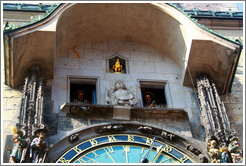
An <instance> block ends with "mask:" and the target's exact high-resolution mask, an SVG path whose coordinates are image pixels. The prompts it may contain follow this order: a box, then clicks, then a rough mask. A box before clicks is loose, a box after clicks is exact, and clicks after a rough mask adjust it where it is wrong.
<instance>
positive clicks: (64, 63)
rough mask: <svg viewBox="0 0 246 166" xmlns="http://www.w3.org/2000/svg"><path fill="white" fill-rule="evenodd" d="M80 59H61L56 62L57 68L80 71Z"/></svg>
mask: <svg viewBox="0 0 246 166" xmlns="http://www.w3.org/2000/svg"><path fill="white" fill-rule="evenodd" d="M79 59H80V58H63V57H61V58H59V59H57V61H56V68H58V69H59V68H61V69H63V68H70V69H78V68H79Z"/></svg>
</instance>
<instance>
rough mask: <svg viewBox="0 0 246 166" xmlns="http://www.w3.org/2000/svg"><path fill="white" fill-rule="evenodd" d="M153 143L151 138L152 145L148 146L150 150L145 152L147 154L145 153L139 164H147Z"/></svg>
mask: <svg viewBox="0 0 246 166" xmlns="http://www.w3.org/2000/svg"><path fill="white" fill-rule="evenodd" d="M154 142H155V137H154V138H153V141H152V143H151V145H150V148H149V150H148V151H147V153H145V155H144V156H143V157H142V158H141V159H140V162H141V163H148V162H149V160H148V157H149V153H150V151H151V150H152V149H153V147H154Z"/></svg>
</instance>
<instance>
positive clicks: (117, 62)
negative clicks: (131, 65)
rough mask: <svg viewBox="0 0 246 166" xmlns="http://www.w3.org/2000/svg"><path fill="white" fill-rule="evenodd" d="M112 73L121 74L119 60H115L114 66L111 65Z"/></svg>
mask: <svg viewBox="0 0 246 166" xmlns="http://www.w3.org/2000/svg"><path fill="white" fill-rule="evenodd" d="M113 70H114V73H121V70H122V65H121V64H120V60H119V58H117V60H116V62H115V64H114V65H113Z"/></svg>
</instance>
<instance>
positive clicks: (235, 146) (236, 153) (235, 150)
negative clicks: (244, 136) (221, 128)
mask: <svg viewBox="0 0 246 166" xmlns="http://www.w3.org/2000/svg"><path fill="white" fill-rule="evenodd" d="M239 146H240V144H239V138H238V137H235V136H234V137H232V138H231V139H230V143H229V145H228V151H229V152H230V154H231V158H232V162H233V163H242V162H243V154H242V150H240V149H239Z"/></svg>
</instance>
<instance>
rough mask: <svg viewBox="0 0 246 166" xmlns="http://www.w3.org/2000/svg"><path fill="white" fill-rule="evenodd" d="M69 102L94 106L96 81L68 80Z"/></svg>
mask: <svg viewBox="0 0 246 166" xmlns="http://www.w3.org/2000/svg"><path fill="white" fill-rule="evenodd" d="M70 102H74V103H84V104H96V80H94V79H87V80H86V79H70Z"/></svg>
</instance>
